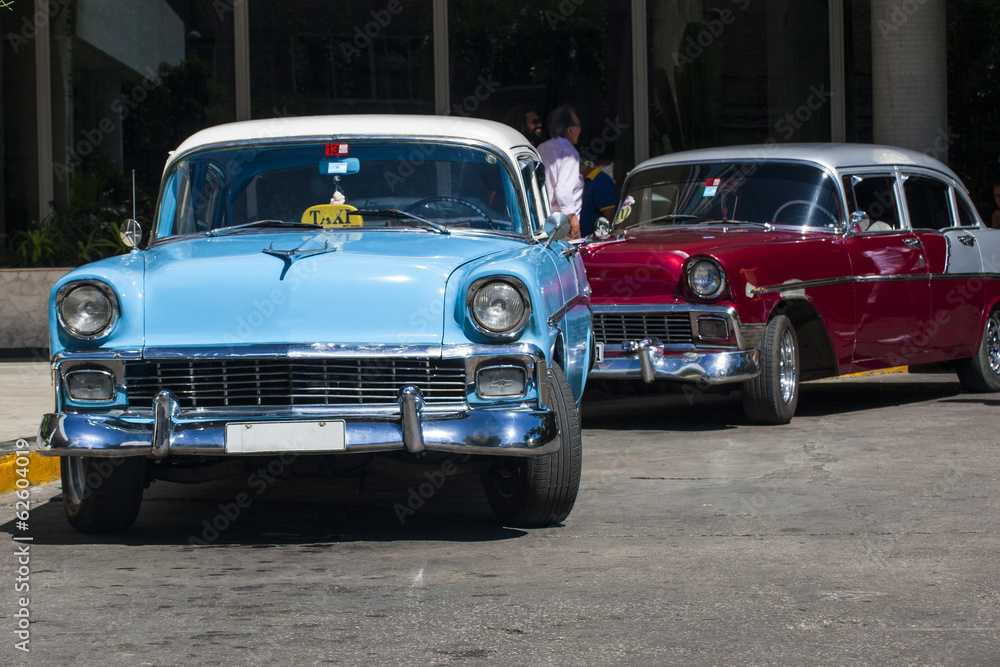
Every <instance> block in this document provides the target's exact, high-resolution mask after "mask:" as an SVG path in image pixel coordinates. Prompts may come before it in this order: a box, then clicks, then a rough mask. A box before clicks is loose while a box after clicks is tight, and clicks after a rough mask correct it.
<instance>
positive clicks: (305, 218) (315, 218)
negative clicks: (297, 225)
mask: <svg viewBox="0 0 1000 667" xmlns="http://www.w3.org/2000/svg"><path fill="white" fill-rule="evenodd" d="M357 210H358V209H357V208H355V207H354V206H351V205H350V204H319V205H318V206H311V207H309V208H307V209H306V210H305V213H303V214H302V222H303V223H304V224H307V225H319V226H320V227H364V220H363V219H362V218H361V216H360V215H351V214H350V212H351V211H357Z"/></svg>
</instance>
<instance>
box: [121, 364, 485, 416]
mask: <svg viewBox="0 0 1000 667" xmlns="http://www.w3.org/2000/svg"><path fill="white" fill-rule="evenodd" d="M406 385H414V386H416V387H417V388H418V389H420V392H421V393H422V394H423V397H424V400H425V401H426V402H427V403H428V404H435V403H453V402H461V401H464V400H465V398H466V395H465V362H464V360H462V359H446V360H442V359H339V358H338V359H294V360H293V359H221V360H220V359H185V360H165V361H146V362H129V363H126V365H125V386H126V391H127V394H128V401H129V405H130V406H131V407H136V408H147V407H151V406H152V404H153V399H154V398H155V397H156V395H157V393H159V392H160V391H162V390H164V389H166V390H168V391H170V392H172V393H173V394H174V396H175V398H176V399H177V402H178V403H179V404H180V406H181V408H224V407H236V406H261V407H277V408H288V407H296V406H297V407H305V406H325V405H332V406H336V405H395V404H396V398H397V395H398V391H399V389H400V388H401V387H404V386H406Z"/></svg>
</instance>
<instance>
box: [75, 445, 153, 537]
mask: <svg viewBox="0 0 1000 667" xmlns="http://www.w3.org/2000/svg"><path fill="white" fill-rule="evenodd" d="M59 467H60V472H61V473H62V499H63V508H64V509H65V510H66V518H67V519H69V523H70V525H72V526H73V528H75V529H76V530H78V531H79V532H81V533H89V534H110V533H123V532H125V531H127V530H128V529H129V528H131V527H132V524H133V523H135V519H136V517H137V516H139V506H140V505H141V504H142V490H143V488H144V487H145V484H146V459H145V458H143V457H128V458H118V459H112V458H99V457H93V456H64V457H62V458H61V459H60V461H59Z"/></svg>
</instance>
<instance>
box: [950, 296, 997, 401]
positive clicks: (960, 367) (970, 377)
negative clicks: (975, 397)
mask: <svg viewBox="0 0 1000 667" xmlns="http://www.w3.org/2000/svg"><path fill="white" fill-rule="evenodd" d="M955 371H956V372H957V373H958V381H959V382H961V383H962V388H963V389H965V390H966V391H971V392H976V393H987V392H994V391H1000V309H996V310H994V311H993V312H991V313H990V316H989V317H987V318H986V326H985V327H984V328H983V340H982V342H981V343H980V344H979V351H978V352H976V355H975V356H974V357H969V358H968V359H959V360H958V361H956V362H955Z"/></svg>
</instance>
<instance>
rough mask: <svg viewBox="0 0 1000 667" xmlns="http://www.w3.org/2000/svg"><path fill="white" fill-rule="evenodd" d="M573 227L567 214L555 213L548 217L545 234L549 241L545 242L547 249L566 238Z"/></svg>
mask: <svg viewBox="0 0 1000 667" xmlns="http://www.w3.org/2000/svg"><path fill="white" fill-rule="evenodd" d="M571 227H572V225H571V224H570V221H569V217H567V216H566V214H565V213H553V214H552V215H550V216H549V217H547V218H546V219H545V233H546V234H547V235H548V237H549V240H548V241H546V242H545V247H546V248H548V247H549V246H550V245H552V244H553V243H554V242H556V241H560V240H562V239H564V238H566V236H568V235H569V231H570V228H571Z"/></svg>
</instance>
